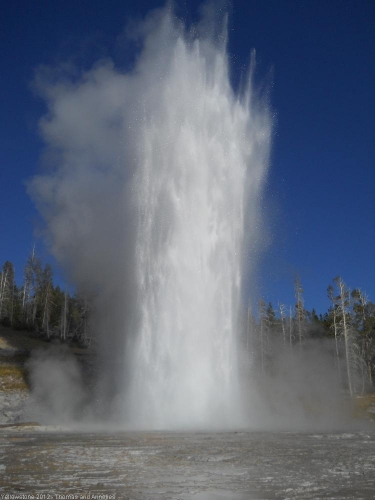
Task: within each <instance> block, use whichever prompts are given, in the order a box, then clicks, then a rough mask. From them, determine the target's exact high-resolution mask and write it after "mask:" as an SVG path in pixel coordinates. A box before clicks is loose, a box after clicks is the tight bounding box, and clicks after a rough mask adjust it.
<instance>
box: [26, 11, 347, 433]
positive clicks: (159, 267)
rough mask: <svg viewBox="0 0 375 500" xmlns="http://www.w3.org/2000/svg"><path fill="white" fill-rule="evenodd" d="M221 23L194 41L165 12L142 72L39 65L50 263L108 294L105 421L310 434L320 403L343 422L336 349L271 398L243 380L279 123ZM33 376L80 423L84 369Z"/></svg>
mask: <svg viewBox="0 0 375 500" xmlns="http://www.w3.org/2000/svg"><path fill="white" fill-rule="evenodd" d="M212 19H213V18H212V13H211V14H210V12H208V14H207V13H206V17H205V18H204V19H203V20H202V22H201V23H200V24H199V25H197V26H195V27H193V28H192V30H191V31H190V32H186V29H185V27H184V26H183V24H182V23H180V22H179V21H178V20H177V19H176V18H175V17H174V15H173V13H172V12H171V11H170V10H168V9H163V10H157V11H154V12H153V13H151V14H150V15H149V16H148V17H147V18H146V20H145V21H144V22H143V23H141V24H139V25H138V26H135V27H134V26H133V29H132V37H138V40H139V41H141V43H142V50H141V52H140V55H139V56H138V58H137V60H136V63H135V66H134V68H133V69H132V70H131V71H127V72H124V71H121V70H119V69H117V68H116V67H115V66H114V64H113V62H112V61H111V60H109V59H107V60H100V61H98V62H97V63H96V64H95V65H94V66H93V67H92V68H91V69H90V70H88V71H79V70H78V69H77V68H72V67H71V66H69V65H65V66H64V67H63V68H61V67H60V68H55V69H52V68H46V67H43V68H40V69H39V71H38V73H37V76H36V80H35V88H36V89H37V91H38V93H39V95H40V96H41V97H42V98H43V99H44V100H45V102H46V105H47V108H48V113H47V114H46V115H45V116H44V117H43V118H42V120H41V122H40V131H41V134H42V137H43V139H44V141H45V144H46V150H45V154H44V163H45V165H46V169H47V170H46V172H45V173H43V174H41V175H39V176H37V177H35V178H34V179H33V181H32V182H31V184H30V193H31V195H32V197H33V199H34V200H35V202H36V204H37V206H38V208H39V210H40V212H41V214H42V216H43V218H44V220H45V223H46V238H47V241H48V242H49V244H50V248H51V251H52V253H53V254H54V255H55V256H56V258H57V259H58V261H59V262H60V263H61V265H62V266H63V268H64V269H65V270H66V271H67V273H68V274H69V277H70V279H71V281H72V282H73V283H74V284H75V285H76V287H77V289H78V290H79V291H80V292H81V293H83V294H88V295H90V296H91V297H92V296H94V300H95V307H94V310H95V318H94V321H93V323H94V324H95V325H96V333H97V339H98V342H99V345H100V348H99V351H100V354H101V371H100V372H99V373H100V375H99V378H98V387H97V394H96V398H95V399H97V400H98V401H99V403H98V407H99V408H100V411H101V412H102V413H108V416H110V417H111V418H112V419H115V420H116V419H117V421H118V423H119V424H124V423H125V422H126V423H127V424H129V425H131V426H132V427H136V426H140V427H143V428H145V427H146V428H173V427H180V428H181V427H183V428H187V427H212V426H216V427H218V428H220V427H233V426H238V425H248V423H249V422H250V423H251V424H252V425H253V426H255V427H264V426H266V427H267V426H268V427H271V428H272V427H278V428H281V427H283V426H284V424H285V422H288V424H287V425H285V426H289V427H290V426H293V427H294V428H297V427H298V426H301V425H310V424H311V422H310V421H309V418H310V417H309V411H307V413H306V411H305V410H306V407H308V406H311V407H312V408H316V407H318V408H319V411H318V413H319V415H318V417H319V418H321V419H323V420H324V421H325V424H326V423H327V422H328V423H329V422H333V421H335V422H337V418H338V416H339V415H340V414H341V415H343V413H342V409H341V404H340V401H339V400H340V398H336V399H334V400H333V399H332V395H333V394H338V393H339V389H338V387H337V386H336V384H335V382H334V380H335V377H334V376H333V368H332V367H331V366H330V360H329V359H325V358H324V356H322V352H323V351H324V350H320V349H318V350H317V351H316V348H315V347H313V348H312V349H307V348H306V350H305V351H304V352H305V354H296V356H295V358H294V360H293V363H291V362H290V358H289V357H288V355H287V354H286V353H284V354H283V353H282V352H280V356H279V357H278V359H277V360H276V364H275V367H274V372H275V373H274V375H273V377H271V376H270V377H264V378H263V380H262V382H261V383H259V384H258V386H257V387H258V389H257V390H256V389H255V386H254V384H252V383H250V386H249V384H248V382H249V380H246V381H245V383H244V381H243V380H241V377H240V370H239V367H238V360H239V356H238V350H239V344H238V336H239V332H240V325H239V316H240V315H239V313H240V308H241V298H242V293H243V284H244V279H243V277H244V276H246V277H247V281H249V282H251V281H252V280H251V279H252V278H254V276H255V271H256V263H257V254H258V250H259V242H260V240H261V228H262V224H261V213H260V210H261V198H262V191H263V187H264V183H265V179H266V174H267V164H268V154H269V147H270V136H271V125H272V124H271V119H270V114H269V111H268V109H267V106H266V105H265V103H264V101H262V99H260V98H259V96H258V97H256V96H255V95H254V90H253V88H252V85H251V76H250V79H249V83H248V86H247V87H246V88H245V89H244V91H243V92H242V93H240V95H236V94H235V93H234V91H233V89H232V87H231V84H230V78H229V70H228V61H227V54H226V27H225V20H224V21H223V20H220V22H218V20H217V19H216V20H215V22H213V21H212ZM218 26H220V29H218V28H217V27H218ZM306 353H307V354H306ZM305 355H306V356H307V357H304V356H305ZM56 360H57V361H56ZM317 365H318V366H319V370H318V371H317V370H316V367H317ZM30 366H31V373H32V382H33V386H34V387H35V391H34V395H35V398H36V400H37V401H39V404H40V405H42V406H44V408H47V407H48V408H50V413H54V414H59V413H62V415H63V417H64V418H62V420H64V419H69V418H75V417H76V416H77V414H78V413H79V412H80V411H81V410H82V403H80V402H79V401H82V400H84V399H85V395H84V392H83V391H82V389H81V386H82V384H81V383H80V376H79V372H78V370H77V367H76V366H75V365H74V364H73V362H72V361H71V360H68V361H66V360H63V359H62V358H61V356H58V357H57V358H56V359H55V362H54V363H52V364H51V363H50V361H49V359H48V358H44V357H43V359H41V358H40V357H39V358H38V357H37V358H35V359H34V360H32V362H31V365H30ZM46 372H48V373H51V374H52V375H53V374H55V375H56V376H54V377H53V379H50V380H53V381H54V382H53V383H56V384H57V386H58V387H59V389H58V390H57V391H56V390H55V389H54V391H55V395H56V397H51V394H53V392H54V391H52V390H51V389H52V388H51V387H46V382H45V378H43V373H44V374H45V373H46ZM301 374H303V377H301ZM317 374H318V376H317ZM251 377H252V378H253V379H254V378H256V377H255V376H254V374H252V375H251ZM251 377H249V378H250V379H251ZM327 380H330V381H332V383H330V384H327V383H326V381H327ZM322 381H324V383H323V382H322ZM73 382H74V384H73ZM47 385H48V384H47ZM71 385H75V386H76V391H74V392H73V398H72V400H69V401H67V400H66V399H65V396H64V394H66V391H64V387H65V386H71ZM46 395H47V396H46ZM60 396H61V399H60ZM265 400H266V401H268V402H267V403H265ZM301 401H302V403H301ZM323 408H324V411H323ZM93 413H96V414H97V413H98V408H97V409H96V410H93ZM265 416H266V417H265ZM319 418H318V420H319ZM249 419H250V420H249ZM60 420H61V419H60Z"/></svg>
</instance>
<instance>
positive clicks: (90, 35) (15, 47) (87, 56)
mask: <svg viewBox="0 0 375 500" xmlns="http://www.w3.org/2000/svg"><path fill="white" fill-rule="evenodd" d="M214 3H215V2H214ZM176 4H177V13H178V15H180V16H182V17H183V18H184V19H185V20H186V21H187V22H192V21H194V19H196V17H197V9H198V5H199V2H196V1H189V2H187V1H180V2H178V1H177V2H176ZM161 5H162V2H156V1H146V0H137V1H134V0H128V1H124V0H121V1H120V0H106V1H104V0H90V1H87V0H80V1H79V2H77V1H76V0H75V1H72V0H64V1H62V0H53V1H51V0H37V1H34V2H32V1H30V0H14V1H11V2H10V1H8V2H5V3H4V5H3V6H2V13H1V17H0V40H1V58H2V76H1V79H0V86H1V104H0V106H1V118H2V119H1V123H0V127H1V128H0V141H1V147H0V186H1V197H0V200H1V208H2V209H1V212H0V228H1V240H0V264H1V265H2V264H3V263H4V262H5V260H7V259H8V260H11V261H12V262H13V263H14V264H15V267H16V272H17V273H18V278H19V279H20V278H21V274H22V269H23V266H24V263H25V261H26V258H27V255H28V253H29V252H30V249H31V247H32V244H33V240H34V234H35V228H36V227H37V221H38V216H37V213H36V211H35V209H34V207H33V204H32V202H31V201H30V199H29V198H28V196H27V194H26V190H25V180H26V179H28V178H29V177H31V176H32V175H34V174H35V173H36V172H37V169H38V164H39V156H40V153H41V150H42V146H43V145H42V142H41V141H40V139H39V138H38V134H37V123H38V120H39V118H40V117H41V115H42V114H43V113H44V111H45V110H44V107H43V103H42V102H40V101H38V99H36V98H35V97H34V96H33V93H32V92H31V90H30V83H31V81H32V79H33V71H34V69H35V68H36V67H37V66H38V65H39V64H54V63H56V62H58V61H61V60H64V58H66V57H72V55H73V54H75V57H76V58H79V61H80V62H81V63H82V64H85V65H87V66H88V67H89V66H90V64H91V63H92V62H93V61H95V59H97V58H98V57H101V56H112V57H113V58H114V59H115V61H116V62H117V63H119V64H126V61H127V60H129V59H131V57H132V54H131V52H130V51H129V49H126V48H125V49H124V47H123V44H122V43H121V33H122V31H123V29H124V26H125V23H126V21H127V19H128V18H129V16H130V17H136V18H137V17H138V18H139V17H142V16H144V14H145V13H146V12H147V11H149V10H150V9H151V8H154V7H158V6H161ZM374 26H375V2H374V1H373V0H340V1H339V0H303V1H302V0H293V1H288V0H284V1H283V0H275V1H271V0H253V1H251V0H248V1H236V0H234V1H233V3H232V6H231V7H230V25H229V52H230V57H231V62H232V74H233V81H234V83H235V82H236V81H238V78H239V74H240V72H241V71H243V70H244V68H245V67H246V65H247V62H248V60H249V54H250V50H251V49H252V48H253V47H254V48H255V49H256V50H257V60H258V75H263V76H264V75H266V74H267V72H269V71H270V70H271V69H272V73H273V86H272V93H271V103H272V107H273V109H274V111H275V113H276V117H277V125H276V128H275V136H274V143H273V151H272V163H271V170H270V176H269V183H268V189H267V207H268V208H267V212H268V221H269V222H268V223H269V233H270V236H271V243H270V246H269V250H268V251H267V252H265V255H264V258H263V264H262V269H261V276H262V279H261V290H260V293H262V294H263V295H264V298H265V299H266V300H271V301H272V302H273V303H274V304H276V303H277V301H278V300H281V301H283V302H285V303H287V304H289V303H292V302H293V279H294V276H295V274H296V273H299V274H300V276H301V279H302V282H303V285H304V288H305V301H306V307H307V308H308V309H311V308H312V307H315V308H316V309H317V310H318V311H319V312H324V311H325V310H326V309H327V307H328V301H327V299H326V297H325V295H326V288H327V286H328V284H329V283H330V281H331V280H332V278H333V277H335V276H336V275H338V274H340V275H341V276H342V277H343V279H344V280H345V281H346V282H347V284H348V285H349V286H350V287H352V288H354V287H361V288H362V289H363V290H365V291H367V293H368V294H369V296H370V298H371V299H372V300H375V223H374V215H375V196H374V193H375V165H374V159H375V133H374V131H375V128H374V123H375V97H374V94H375V92H374V89H375V29H374ZM37 245H38V252H39V254H40V255H41V257H42V258H43V260H44V261H47V260H48V259H49V260H51V259H50V258H49V257H48V255H47V253H46V251H45V249H43V246H42V243H41V241H39V240H37ZM57 274H58V273H57ZM59 279H62V278H61V276H60V278H59Z"/></svg>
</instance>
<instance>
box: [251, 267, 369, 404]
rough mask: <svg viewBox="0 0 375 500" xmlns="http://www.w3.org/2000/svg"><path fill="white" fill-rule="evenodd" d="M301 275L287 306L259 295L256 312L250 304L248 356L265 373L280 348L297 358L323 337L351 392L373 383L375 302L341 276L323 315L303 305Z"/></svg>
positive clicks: (361, 391) (329, 290) (365, 389)
mask: <svg viewBox="0 0 375 500" xmlns="http://www.w3.org/2000/svg"><path fill="white" fill-rule="evenodd" d="M303 292H304V291H303V286H302V283H301V279H300V277H299V276H296V278H295V281H294V296H295V302H294V304H293V305H290V306H286V305H285V304H282V303H278V304H277V308H276V309H275V308H274V306H273V305H272V303H270V302H269V303H266V301H265V300H264V299H262V298H261V299H260V300H259V301H258V304H257V308H256V311H255V314H254V313H253V312H252V310H251V306H249V308H248V311H247V320H246V322H245V323H246V327H245V328H244V335H243V339H244V343H245V346H244V347H245V349H246V351H247V353H248V359H250V360H251V363H252V365H255V367H256V368H257V369H258V371H259V372H260V373H271V374H272V370H273V366H274V362H275V360H276V359H277V358H278V356H279V354H280V352H281V351H282V352H284V353H286V354H287V355H288V356H290V358H291V359H292V358H293V356H298V354H299V353H300V352H303V351H304V350H305V349H308V348H309V347H311V345H312V343H313V344H314V342H315V344H316V342H317V341H321V343H322V345H323V346H324V349H328V350H329V354H330V355H331V357H332V361H333V363H334V364H335V369H336V370H337V377H338V380H339V381H340V383H341V385H342V386H343V387H345V388H346V389H347V390H348V392H349V394H350V395H351V396H353V395H355V394H364V393H365V392H368V391H371V390H372V388H373V380H374V375H375V304H374V303H373V302H372V301H371V300H369V298H368V296H367V294H366V293H365V292H364V291H362V290H361V289H359V288H355V289H353V290H352V291H351V290H350V289H349V288H348V287H347V285H346V284H345V282H344V281H343V279H342V278H341V277H340V276H337V277H336V278H334V279H333V280H332V284H330V285H329V286H328V288H327V296H328V298H329V300H330V306H329V309H328V311H327V312H325V313H324V314H320V315H318V314H317V313H316V311H315V309H312V310H311V311H308V310H307V309H306V308H305V305H304V296H303Z"/></svg>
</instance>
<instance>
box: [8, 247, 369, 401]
mask: <svg viewBox="0 0 375 500" xmlns="http://www.w3.org/2000/svg"><path fill="white" fill-rule="evenodd" d="M20 281H21V280H19V282H20ZM326 293H327V295H328V298H329V300H330V307H329V309H328V311H326V312H325V313H324V314H319V315H318V314H317V313H316V311H315V310H314V309H312V310H311V311H309V310H307V309H306V308H305V305H304V293H303V286H302V282H301V279H300V277H299V276H296V277H295V280H294V296H295V301H294V304H291V305H286V304H282V303H278V304H277V306H275V305H273V304H272V303H270V302H267V301H266V300H264V298H260V299H259V301H258V303H257V307H256V310H252V308H251V306H250V305H249V307H248V309H247V311H246V310H244V311H243V314H242V330H241V340H242V343H241V346H242V349H243V352H245V353H246V358H247V359H248V360H249V361H250V362H251V364H252V365H253V366H254V367H255V368H256V369H257V371H258V372H259V373H272V369H273V365H274V361H275V359H276V358H277V355H278V353H279V352H280V350H283V351H284V352H288V353H289V355H290V356H293V353H298V352H301V351H302V350H304V349H305V348H306V346H307V345H311V343H312V342H313V343H314V342H316V343H318V342H320V343H321V344H322V345H324V346H326V347H325V348H326V349H328V350H329V354H330V355H331V357H332V361H333V362H334V364H335V366H336V368H337V373H338V378H339V380H340V381H341V382H342V385H343V386H344V387H345V389H346V390H347V391H348V393H349V394H350V395H351V396H353V395H356V394H364V393H367V392H371V391H372V390H373V380H374V376H375V304H374V303H373V302H372V301H371V300H370V299H369V298H368V296H367V295H366V293H365V292H364V291H363V290H361V289H360V288H355V289H353V290H350V289H349V288H348V286H347V285H346V284H345V282H344V281H343V279H342V278H341V277H340V276H338V277H336V278H334V279H333V280H332V283H331V284H329V285H328V287H327V290H326ZM92 310H93V303H92V300H90V299H89V298H88V297H83V296H80V295H79V294H73V295H71V294H70V293H69V291H68V289H67V287H66V288H65V290H64V289H62V288H61V287H60V286H55V285H54V282H53V270H52V268H51V266H50V265H49V264H46V265H43V263H42V262H41V259H40V258H39V257H37V255H36V252H35V247H34V248H33V250H32V252H31V253H30V255H29V257H28V259H27V262H26V264H25V266H24V270H23V276H22V284H21V285H20V286H19V285H17V283H16V276H15V270H14V266H13V264H12V262H10V261H6V262H5V264H4V265H3V267H2V270H1V272H0V323H1V324H2V325H4V326H7V327H10V328H12V329H14V330H28V331H30V332H33V334H34V335H37V336H40V337H41V338H44V339H45V340H47V341H48V340H51V339H59V340H60V341H61V342H70V343H71V342H75V343H78V344H80V345H81V346H85V347H87V348H88V347H90V346H92V341H93V334H92V329H91V327H90V311H92ZM94 344H95V342H94Z"/></svg>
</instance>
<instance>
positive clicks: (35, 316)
mask: <svg viewBox="0 0 375 500" xmlns="http://www.w3.org/2000/svg"><path fill="white" fill-rule="evenodd" d="M88 313H89V302H88V301H87V300H86V299H85V298H83V297H80V296H77V295H76V294H74V295H71V294H70V293H69V291H68V289H67V287H66V288H65V290H63V289H61V287H60V286H54V283H53V271H52V268H51V266H50V265H49V264H46V265H45V266H43V264H42V262H41V259H40V258H39V257H37V255H36V252H35V246H34V248H33V249H32V251H31V253H30V255H29V257H28V259H27V262H26V265H25V267H24V270H23V276H22V285H20V286H19V285H17V283H16V276H15V269H14V265H13V264H12V262H10V261H6V262H5V264H4V265H3V267H2V270H1V272H0V322H1V324H3V325H4V326H9V327H11V328H13V329H15V330H30V331H34V332H37V333H39V334H40V335H41V336H45V337H47V339H50V338H52V337H54V338H56V337H58V338H60V339H61V340H63V341H66V340H73V341H77V342H79V343H81V344H85V345H88V344H89V343H90V341H91V335H90V333H89V328H88V317H89V314H88Z"/></svg>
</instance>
